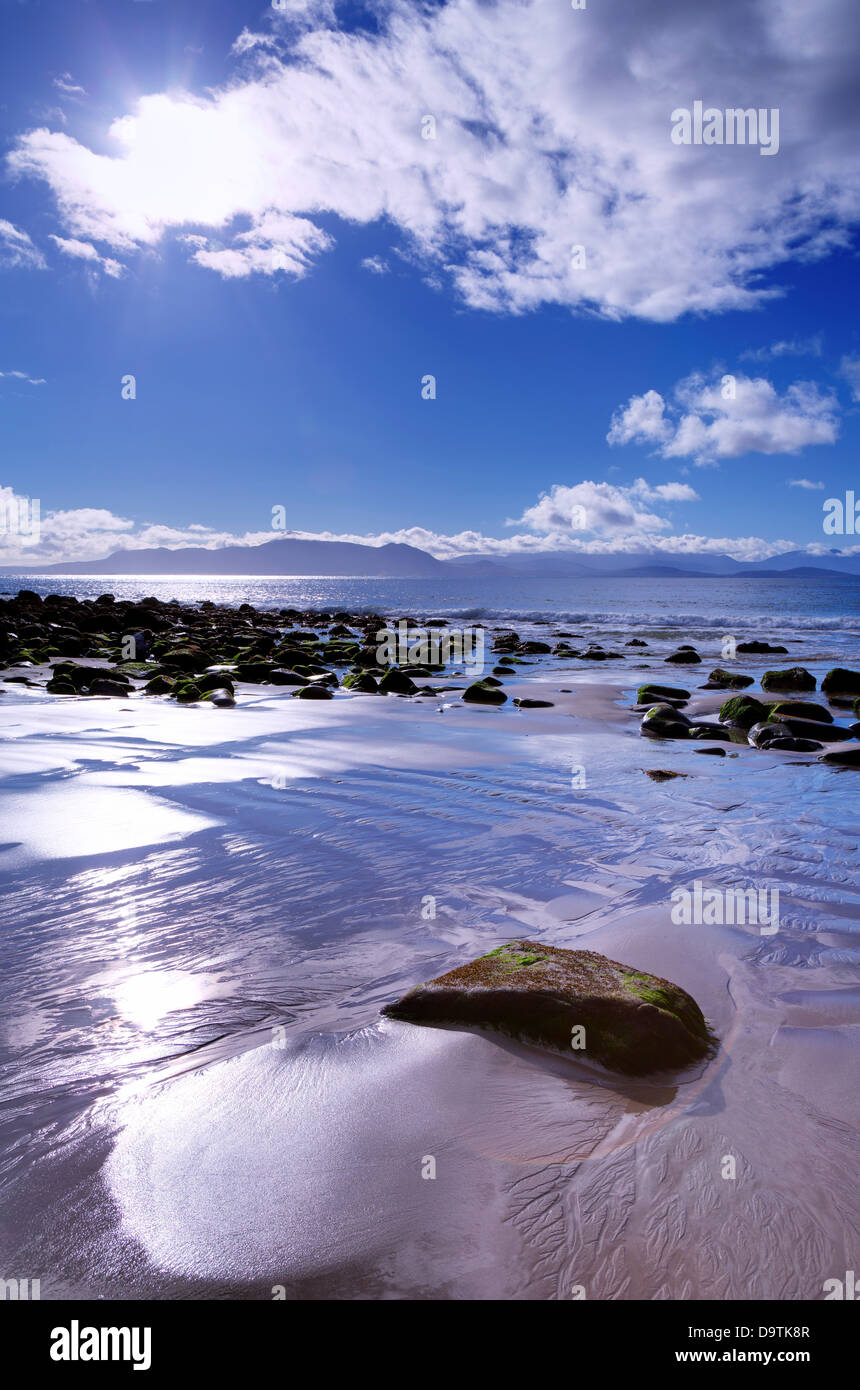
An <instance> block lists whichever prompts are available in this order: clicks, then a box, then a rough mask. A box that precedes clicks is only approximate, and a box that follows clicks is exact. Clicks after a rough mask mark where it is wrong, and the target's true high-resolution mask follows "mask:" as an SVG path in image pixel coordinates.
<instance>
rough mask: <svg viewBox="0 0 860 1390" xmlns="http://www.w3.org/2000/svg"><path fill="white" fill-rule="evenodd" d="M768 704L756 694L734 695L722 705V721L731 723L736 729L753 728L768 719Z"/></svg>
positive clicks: (722, 722)
mask: <svg viewBox="0 0 860 1390" xmlns="http://www.w3.org/2000/svg"><path fill="white" fill-rule="evenodd" d="M769 713H770V708H769V706H768V705H763V704H762V702H761V700H757V699H756V698H755V696H754V695H732V697H731V698H730V699H728V700H724V701H723V703H722V704H721V705H720V723H721V724H730V725H731V726H732V728H734V729H751V728H752V726H753V724H758V723H760V722H761V721H762V720H764V719H767V716H768V714H769Z"/></svg>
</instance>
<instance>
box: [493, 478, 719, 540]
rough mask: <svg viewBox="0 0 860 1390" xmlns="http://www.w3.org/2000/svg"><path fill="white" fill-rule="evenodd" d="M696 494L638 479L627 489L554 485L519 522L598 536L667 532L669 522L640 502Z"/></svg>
mask: <svg viewBox="0 0 860 1390" xmlns="http://www.w3.org/2000/svg"><path fill="white" fill-rule="evenodd" d="M697 500H698V493H696V492H695V491H694V490H693V488H691V487H688V486H687V484H686V483H660V484H659V485H658V486H657V487H651V486H649V484H648V483H646V482H645V480H644V478H638V479H637V480H636V482H635V483H633V485H632V486H631V487H618V486H616V485H615V484H614V483H595V482H591V481H587V482H581V483H576V484H574V485H573V486H565V485H564V484H561V483H556V484H555V485H554V486H553V487H552V488H550V490H549V492H546V493H543V494H542V495H541V497H540V499H539V500H538V501H537V502H536V503H535V504H534V506H532V507H528V508H527V509H526V511H525V512H523V515H522V516H521V517H520V518H519V522H515V521H509V522H508V523H507V524H508V525H509V526H515V525H518V524H519V525H524V526H528V527H529V529H530V530H533V531H544V532H564V531H591V532H594V533H596V534H598V535H603V536H610V537H611V536H614V535H619V534H621V535H624V536H627V537H637V536H641V535H643V534H646V535H651V534H653V533H655V532H658V531H664V530H668V529H669V525H670V523H669V521H668V520H667V519H666V518H665V517H662V516H660V515H658V514H657V513H655V512H648V511H643V510H642V507H641V504H642V503H660V502H694V501H697Z"/></svg>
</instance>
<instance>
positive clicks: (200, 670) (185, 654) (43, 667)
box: [0, 589, 860, 766]
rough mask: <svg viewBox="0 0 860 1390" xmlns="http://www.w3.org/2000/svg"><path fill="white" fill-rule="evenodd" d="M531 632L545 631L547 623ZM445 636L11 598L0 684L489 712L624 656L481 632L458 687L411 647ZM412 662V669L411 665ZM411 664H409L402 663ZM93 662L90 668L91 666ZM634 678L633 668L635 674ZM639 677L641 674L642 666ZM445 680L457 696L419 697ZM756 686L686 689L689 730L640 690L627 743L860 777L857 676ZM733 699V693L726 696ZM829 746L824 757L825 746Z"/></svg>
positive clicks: (276, 615)
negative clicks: (703, 712)
mask: <svg viewBox="0 0 860 1390" xmlns="http://www.w3.org/2000/svg"><path fill="white" fill-rule="evenodd" d="M545 626H550V624H549V623H547V624H545ZM395 627H398V628H399V629H400V632H401V636H405V638H406V640H407V642H413V643H414V646H413V648H412V650H411V651H410V653H409V657H408V661H407V662H406V664H403V662H402V658H401V664H398V663H397V662H396V661H391V660H389V659H388V657H387V656H385V655H381V652H382V647H381V645H380V643H381V638H382V634H383V633H384V632H389V633H390V632H392V631H393V629H394V628H395ZM448 630H450V625H449V623H448V620H447V619H445V618H438V617H430V618H427V619H425V620H422V621H419V620H417V619H415V618H392V617H389V616H386V615H383V614H381V613H367V612H361V613H356V612H350V611H347V610H345V609H338V610H328V609H305V610H301V609H297V608H280V609H257V608H254V607H253V606H252V605H251V604H249V603H243V604H240V605H239V606H238V607H230V606H228V605H220V604H216V603H214V602H212V601H204V602H201V603H199V604H189V603H181V602H179V601H178V600H173V601H163V600H160V599H157V598H154V597H144V598H141V599H138V600H136V601H119V600H117V599H116V598H115V596H114V595H113V594H111V593H105V594H102V595H100V596H99V597H97V598H95V599H85V600H78V599H77V598H75V597H73V596H70V595H62V594H48V595H47V596H46V597H45V598H41V597H40V596H39V595H38V594H36V593H35V592H34V591H32V590H27V589H22V590H20V591H19V593H18V594H17V595H15V596H14V597H11V598H8V599H5V600H4V601H3V602H2V603H0V662H2V668H3V675H2V681H3V683H4V684H6V685H16V684H17V685H21V686H28V687H32V688H35V689H41V690H44V691H45V692H46V693H48V694H51V695H56V696H66V697H68V696H111V697H116V698H121V697H127V696H129V695H133V694H143V695H147V696H163V697H166V698H168V699H171V700H175V701H176V702H177V703H178V704H183V705H197V704H203V703H210V704H214V705H218V706H221V707H224V706H230V705H232V704H234V703H235V698H236V687H237V685H238V684H240V683H245V684H248V685H252V686H267V685H274V686H284V687H287V689H288V693H289V694H290V695H291V696H293V697H294V698H296V699H301V700H330V699H332V698H333V693H334V691H336V690H341V691H343V692H350V693H352V694H355V695H397V696H429V697H436V696H439V695H443V694H446V693H451V694H454V695H456V696H459V697H461V698H462V700H463V702H464V703H465V704H469V705H485V706H501V705H504V704H506V703H507V702H508V698H509V696H508V694H507V692H506V691H505V689H504V682H505V680H506V679H515V678H516V677H517V676H518V675H520V674H525V672H521V671H520V669H519V668H521V667H524V666H531V665H533V664H535V663H539V662H540V661H541V660H542V658H545V657H552V658H555V659H558V658H561V659H563V660H570V661H571V662H577V663H579V662H584V663H588V664H589V665H591V664H592V663H597V662H605V661H610V660H611V661H622V660H624V659H625V657H626V655H627V653H626V652H622V651H616V650H607V649H605V648H604V647H603V646H602V645H600V644H599V643H597V642H595V641H590V642H588V643H587V644H586V645H585V646H576V647H574V646H573V645H571V643H572V642H573V641H576V640H577V638H578V636H580V634H576V633H572V632H568V631H565V630H563V629H559V630H556V631H554V632H552V633H550V634H548V635H550V636H552V638H553V641H542V640H537V639H535V638H534V637H525V638H524V637H521V636H520V635H519V634H518V633H517V632H515V631H513V630H512V629H510V628H503V627H496V628H494V629H492V633H491V638H492V643H491V647H492V655H491V663H492V673H491V674H489V675H483V674H480V676H479V678H478V679H472V680H468V683H467V684H465V685H463V684H462V680H463V677H464V676H465V677H467V678H468V676H469V672H468V669H467V668H468V661H467V662H466V663H465V665H464V662H463V661H462V660H460V661H459V662H458V661H456V660H455V661H451V660H449V659H448V658H447V657H440V656H439V653H438V648H437V649H436V654H435V656H434V653H433V651H432V650H430V649H429V648H428V644H427V643H424V646H423V647H422V645H421V639H422V637H423V636H425V635H426V634H427V632H428V631H433V632H436V633H437V634H438V633H445V632H446V631H448ZM624 645H625V647H626V648H632V649H635V650H634V651H631V652H630V655H631V656H632V655H637V656H645V655H649V656H650V655H651V653H650V652H648V651H647V649H648V646H649V644H648V642H646V641H645V640H644V639H643V638H641V637H631V638H629V639H628V640H627V641H626V642H625V644H624ZM424 648H428V650H427V651H426V652H425V659H423V660H422V659H420V658H421V652H422V651H424ZM416 653H417V654H418V659H416ZM754 655H761V656H768V657H774V656H780V657H782V656H785V657H788V648H787V647H785V646H783V645H780V644H771V643H770V642H762V641H748V642H740V643H737V644H736V649H735V652H734V660H735V661H737V659H738V658H741V657H743V658H747V657H750V656H754ZM655 659H656V660H662V661H663V662H664V663H666V664H669V665H672V666H673V667H678V666H688V667H690V668H695V667H696V666H698V665H700V664H701V663H702V657H701V655H700V654H699V652H698V651H697V650H696V648H695V647H694V646H692V645H690V644H689V643H686V644H681V645H679V646H678V647H677V649H676V650H675V651H673V652H670V653H669V654H668V655H666V656H664V657H662V658H659V657H656V658H652V663H653V660H655ZM94 663H95V664H94ZM641 669H646V668H641ZM647 669H651V668H650V667H648V668H647ZM440 677H441V678H442V679H444V680H449V679H455V680H457V682H458V683H457V684H454V685H450V684H441V685H440V684H431V683H430V681H431V680H432V679H435V680H436V681H438V680H439V679H440ZM756 679H757V678H756V677H755V676H753V675H750V674H748V673H747V672H745V671H740V670H735V669H729V668H727V667H726V666H717V667H715V668H714V669H713V670H712V671H711V672H710V673H709V675H708V677H707V679H706V681H705V682H704V683H703V684H702V685H701V686H699V689H700V690H704V691H711V690H722V691H725V692H727V698H726V699H725V701H724V702H723V704H722V705H721V707H720V710H719V714H718V717H717V719H716V720H713V719H706V718H690V717H689V716H688V715H687V714H685V713H684V706H685V705H686V704H687V703H688V702H689V700H690V699H691V698H692V692H691V691H690V690H688V689H686V688H685V687H682V686H673V685H662V684H659V683H653V682H648V683H645V684H643V685H641V686H640V687H639V689H638V694H637V703H636V705H635V706H634V708H635V710H636V712H638V713H641V714H642V720H641V725H640V732H641V733H642V734H643V735H644V736H646V737H648V738H652V739H666V740H685V741H690V740H693V741H695V742H701V743H705V744H707V743H711V744H716V745H718V746H715V747H702V748H700V749H697V751H699V752H703V753H705V752H708V753H712V754H715V755H717V756H719V755H720V754H721V753H723V752H724V751H725V750H724V749H723V748H721V747H720V746H719V745H721V744H724V743H725V744H728V743H742V744H745V745H747V746H749V747H752V748H757V749H766V750H767V751H769V752H794V753H801V752H804V753H818V754H819V755H820V757H821V759H822V760H823V761H825V762H832V763H836V764H839V765H841V766H860V743H858V742H857V740H858V739H860V671H856V670H852V669H849V668H847V667H834V668H833V669H832V670H830V671H829V672H827V674H826V675H825V676H824V678H823V679H822V681H821V687H820V695H821V696H822V697H823V699H824V700H826V703H827V706H832V707H833V708H834V709H836V711H837V714H839V715H840V716H846V715H847V716H849V717H850V716H851V715H852V714H853V715H854V717H855V720H856V721H857V722H852V723H844V722H841V719H839V720H837V718H835V717H834V715H833V713H832V712H831V710H830V709H829V708H827V707H826V706H825V704H823V703H821V702H819V701H813V700H809V699H807V698H806V697H807V696H809V695H811V694H812V693H813V692H815V691H816V689H817V681H816V678H815V676H814V675H812V674H811V673H810V672H809V671H807V670H806V669H805V668H804V667H802V666H797V665H794V666H790V667H787V668H785V669H776V668H774V669H768V670H765V671H764V672H763V674H762V675H761V676H760V678H759V680H758V683H759V685H760V687H761V690H762V694H763V695H769V696H773V697H774V698H769V699H767V698H761V699H760V698H758V697H757V696H755V695H751V694H750V693H749V688H750V687H752V686H754V685H755V684H756ZM741 691H742V692H746V693H742V694H738V693H734V694H729V693H728V692H741ZM554 703H555V702H554V701H553V700H548V699H534V698H530V697H527V696H523V695H519V696H516V697H514V699H513V700H512V704H513V705H514V706H516V707H517V708H518V709H546V708H552V707H553V706H554ZM828 745H831V746H828Z"/></svg>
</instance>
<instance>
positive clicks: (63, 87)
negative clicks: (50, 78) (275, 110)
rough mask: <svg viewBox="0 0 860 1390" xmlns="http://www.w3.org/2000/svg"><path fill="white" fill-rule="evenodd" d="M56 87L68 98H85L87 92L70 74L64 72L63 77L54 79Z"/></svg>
mask: <svg viewBox="0 0 860 1390" xmlns="http://www.w3.org/2000/svg"><path fill="white" fill-rule="evenodd" d="M54 86H55V87H57V88H59V90H60V91H61V92H63V93H64V95H65V96H67V97H85V96H86V91H85V90H84V88H83V87H80V86H78V84H77V82H75V79H74V78H73V77H72V74H71V73H70V72H64V73H63V74H62V76H60V77H55V78H54Z"/></svg>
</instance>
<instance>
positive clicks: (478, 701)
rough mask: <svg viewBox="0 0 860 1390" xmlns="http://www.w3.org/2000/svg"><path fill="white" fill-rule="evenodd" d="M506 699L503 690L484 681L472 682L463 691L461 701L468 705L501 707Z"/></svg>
mask: <svg viewBox="0 0 860 1390" xmlns="http://www.w3.org/2000/svg"><path fill="white" fill-rule="evenodd" d="M507 698H508V697H507V695H506V694H505V692H504V690H499V689H498V687H497V686H493V685H488V684H487V682H486V681H473V682H472V684H471V685H469V686H467V687H466V689H465V690H464V691H463V699H464V700H465V701H466V703H467V704H469V705H503V704H504V703H505V701H506V700H507Z"/></svg>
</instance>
